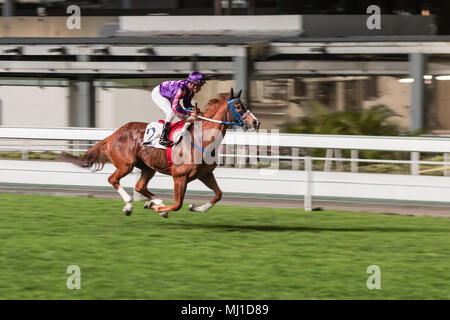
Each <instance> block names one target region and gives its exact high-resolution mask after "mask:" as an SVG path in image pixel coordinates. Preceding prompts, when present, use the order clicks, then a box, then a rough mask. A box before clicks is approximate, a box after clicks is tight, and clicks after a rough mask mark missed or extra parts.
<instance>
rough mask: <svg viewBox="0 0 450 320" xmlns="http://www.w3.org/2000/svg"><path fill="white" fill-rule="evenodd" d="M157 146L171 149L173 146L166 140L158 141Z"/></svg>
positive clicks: (171, 142) (170, 141)
mask: <svg viewBox="0 0 450 320" xmlns="http://www.w3.org/2000/svg"><path fill="white" fill-rule="evenodd" d="M159 144H160V145H162V146H164V147H171V146H172V145H173V141H172V140H167V139H160V140H159Z"/></svg>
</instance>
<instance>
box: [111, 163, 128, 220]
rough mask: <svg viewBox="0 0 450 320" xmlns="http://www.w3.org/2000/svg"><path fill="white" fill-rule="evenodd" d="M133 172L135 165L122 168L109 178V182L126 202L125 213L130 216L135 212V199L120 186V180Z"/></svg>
mask: <svg viewBox="0 0 450 320" xmlns="http://www.w3.org/2000/svg"><path fill="white" fill-rule="evenodd" d="M132 170H133V165H127V166H121V167H120V168H117V170H116V171H114V173H113V174H112V175H111V176H110V177H109V178H108V182H109V183H110V184H111V185H112V186H113V187H114V189H116V190H117V192H118V193H119V194H120V196H121V197H122V199H123V201H125V206H124V207H123V209H122V210H123V212H124V213H125V214H126V215H127V216H129V215H130V214H131V212H133V198H132V197H131V196H130V195H129V194H128V192H126V191H125V190H124V189H123V188H122V187H121V186H120V179H122V178H123V177H125V176H126V175H127V174H129V173H130V172H131V171H132Z"/></svg>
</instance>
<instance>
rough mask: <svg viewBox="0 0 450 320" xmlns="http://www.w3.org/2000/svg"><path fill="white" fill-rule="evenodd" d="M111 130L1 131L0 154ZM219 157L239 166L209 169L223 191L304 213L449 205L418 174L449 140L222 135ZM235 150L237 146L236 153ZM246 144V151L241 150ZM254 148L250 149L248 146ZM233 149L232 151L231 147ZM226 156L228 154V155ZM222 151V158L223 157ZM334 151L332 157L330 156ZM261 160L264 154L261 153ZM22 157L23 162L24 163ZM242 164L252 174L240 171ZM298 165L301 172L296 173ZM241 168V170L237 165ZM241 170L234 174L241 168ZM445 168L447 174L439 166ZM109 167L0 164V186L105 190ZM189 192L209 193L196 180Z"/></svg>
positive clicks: (86, 140)
mask: <svg viewBox="0 0 450 320" xmlns="http://www.w3.org/2000/svg"><path fill="white" fill-rule="evenodd" d="M113 131H114V130H110V129H91V128H18V127H15V128H12V127H1V126H0V152H4V151H14V150H15V151H21V152H22V154H23V155H24V154H27V153H28V152H29V151H56V152H59V151H63V150H64V151H67V150H69V151H75V152H81V151H85V150H86V149H87V148H88V147H89V146H90V145H92V143H94V142H96V141H99V140H102V139H104V138H105V137H107V136H108V135H110V134H111V133H112V132H113ZM223 145H224V147H223V148H222V152H221V153H220V154H219V156H220V157H223V158H226V159H230V158H231V159H233V158H236V159H238V160H239V161H237V162H238V163H241V165H237V167H238V168H223V167H219V168H217V169H216V170H215V175H216V177H217V180H218V183H219V185H220V186H221V188H222V190H223V191H224V192H233V193H245V194H266V195H267V194H275V195H288V196H304V200H305V209H307V210H311V208H312V197H313V196H314V197H332V198H364V199H392V200H404V201H432V202H450V179H449V178H448V177H446V176H445V175H446V173H447V174H448V171H450V170H443V172H444V176H422V175H420V170H419V168H420V165H421V164H432V165H441V166H443V167H445V166H449V165H450V161H448V159H449V156H448V154H450V139H449V138H446V137H373V136H336V135H307V134H277V133H275V134H268V133H261V132H260V133H249V132H245V133H244V132H228V133H227V135H226V136H225V138H224V141H223ZM234 146H235V148H234ZM246 146H253V147H248V148H247V149H248V150H246V149H245V148H246ZM254 146H256V148H255V147H254ZM230 147H231V148H230ZM278 147H281V148H288V149H290V150H291V153H290V155H280V154H279V153H278V151H276V152H272V154H270V155H262V154H261V152H260V151H261V149H269V150H270V149H271V148H272V149H273V150H277V148H278ZM306 148H321V149H327V156H326V157H310V156H300V152H299V150H303V149H306ZM341 149H346V150H352V152H351V158H343V157H342V156H341V154H340V152H339V151H340V150H341ZM230 150H231V151H232V152H230ZM358 150H384V151H402V152H409V153H410V154H411V156H410V159H409V160H390V159H358V155H357V151H358ZM224 152H225V153H224ZM421 152H426V153H436V154H444V161H423V160H420V153H421ZM333 153H334V157H333ZM263 154H264V153H263ZM24 158H26V156H25V157H24ZM257 159H259V160H263V159H265V160H266V161H268V160H269V161H272V164H274V163H277V162H278V161H282V160H287V161H290V162H291V167H290V169H291V170H278V169H277V167H276V166H272V168H260V169H257V168H256V167H257V162H256V160H257ZM317 160H320V161H325V164H324V171H323V172H322V171H314V170H313V161H317ZM331 161H337V164H339V163H341V162H344V161H348V162H350V163H351V164H352V165H351V172H330V171H329V169H330V163H331ZM246 162H248V163H250V164H251V167H253V168H244V167H245V163H246ZM300 162H303V163H304V166H303V168H304V170H299V168H300ZM360 162H367V163H398V164H408V165H410V167H411V170H410V173H411V175H400V174H374V173H358V165H357V164H358V163H360ZM242 164H244V165H242ZM239 167H240V169H239ZM444 169H445V168H444ZM113 170H114V168H113V166H112V165H110V164H107V165H106V166H105V168H104V169H103V170H102V171H101V172H98V173H91V172H90V171H89V170H85V169H80V168H77V167H75V166H73V165H71V164H68V163H62V162H57V161H51V162H50V161H22V160H0V182H1V183H22V184H23V183H25V184H47V185H67V186H109V184H108V182H107V177H108V176H109V175H110V174H111V173H112V172H113ZM134 173H135V174H134V175H130V177H127V178H125V179H123V181H122V184H123V186H125V187H133V186H134V184H135V182H136V179H137V177H138V176H137V175H136V174H137V173H138V171H137V170H136V171H135V172H134ZM149 188H150V189H151V188H157V189H172V188H173V183H172V179H171V177H168V176H164V175H160V174H157V175H155V178H154V179H152V181H151V183H150V185H149ZM189 189H190V190H197V191H207V190H208V189H207V188H206V187H205V186H203V185H202V184H201V183H200V182H199V181H195V182H192V183H191V184H190V185H189Z"/></svg>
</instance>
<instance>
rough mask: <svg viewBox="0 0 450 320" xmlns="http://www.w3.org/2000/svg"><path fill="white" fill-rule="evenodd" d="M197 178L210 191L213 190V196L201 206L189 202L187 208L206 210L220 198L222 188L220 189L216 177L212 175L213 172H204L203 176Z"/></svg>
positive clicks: (198, 210) (199, 210)
mask: <svg viewBox="0 0 450 320" xmlns="http://www.w3.org/2000/svg"><path fill="white" fill-rule="evenodd" d="M199 180H200V181H201V182H203V183H204V184H205V185H206V186H207V187H208V188H210V189H211V190H212V191H214V198H213V199H212V200H211V201H210V202H207V203H205V204H204V205H202V206H198V207H197V206H196V205H195V204H190V205H189V210H191V211H197V212H206V211H208V210H209V209H210V208H211V207H212V206H213V205H214V204H216V203H217V202H218V201H219V200H220V199H221V198H222V190H220V188H219V185H218V184H217V181H216V178H215V177H214V174H213V173H212V172H210V173H207V174H205V175H204V176H203V177H201V178H199Z"/></svg>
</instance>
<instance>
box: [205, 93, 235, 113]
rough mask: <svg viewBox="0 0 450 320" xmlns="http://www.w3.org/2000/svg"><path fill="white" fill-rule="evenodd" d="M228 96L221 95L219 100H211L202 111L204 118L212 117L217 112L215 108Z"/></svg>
mask: <svg viewBox="0 0 450 320" xmlns="http://www.w3.org/2000/svg"><path fill="white" fill-rule="evenodd" d="M228 96H229V94H221V95H220V97H219V99H211V100H209V101H208V103H207V104H206V106H205V107H206V110H205V111H203V115H204V116H205V117H212V116H213V115H214V113H215V112H216V111H217V108H218V107H219V106H220V105H222V104H223V103H224V102H225V100H227V98H228Z"/></svg>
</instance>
